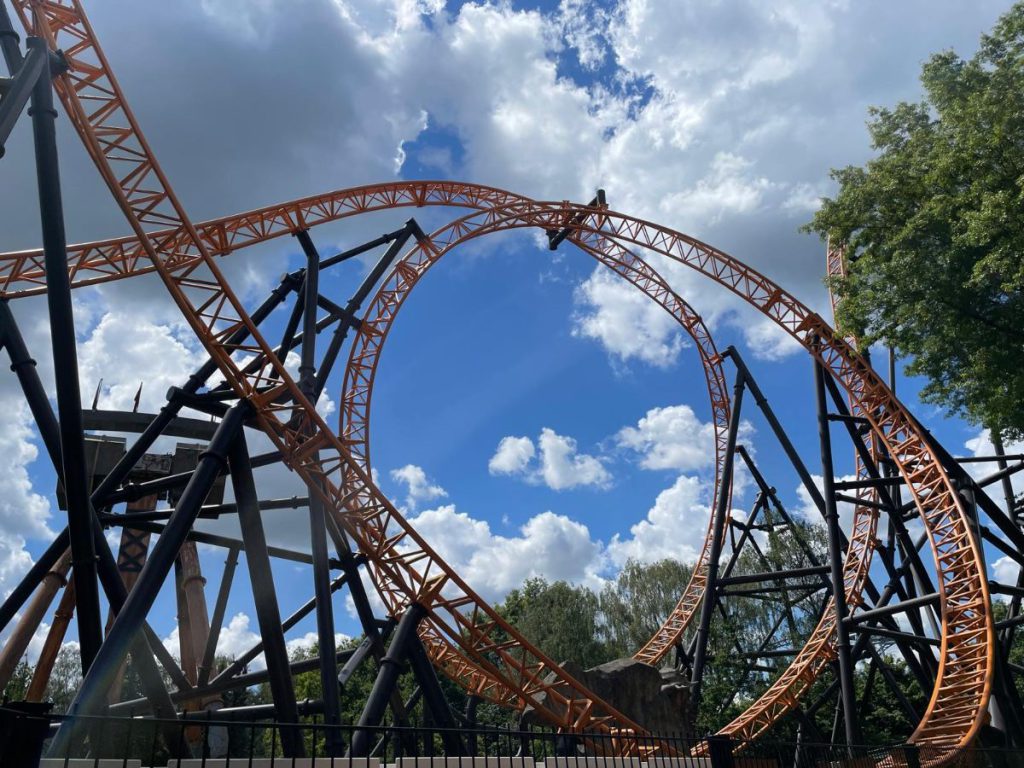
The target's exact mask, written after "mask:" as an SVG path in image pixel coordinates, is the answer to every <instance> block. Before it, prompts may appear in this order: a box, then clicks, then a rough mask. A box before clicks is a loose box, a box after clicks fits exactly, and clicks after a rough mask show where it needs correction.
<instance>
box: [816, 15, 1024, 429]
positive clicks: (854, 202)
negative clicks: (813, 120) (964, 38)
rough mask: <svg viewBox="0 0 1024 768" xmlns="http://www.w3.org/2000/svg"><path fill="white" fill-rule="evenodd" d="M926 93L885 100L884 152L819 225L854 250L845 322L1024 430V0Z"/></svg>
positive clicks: (937, 384)
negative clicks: (888, 104)
mask: <svg viewBox="0 0 1024 768" xmlns="http://www.w3.org/2000/svg"><path fill="white" fill-rule="evenodd" d="M921 82H922V84H923V86H924V98H923V100H922V101H921V102H919V103H905V102H903V103H899V104H897V105H896V106H895V107H892V108H874V109H872V110H871V112H870V114H871V119H870V120H869V123H868V129H869V131H870V134H871V140H872V145H873V147H874V149H875V150H876V151H877V154H876V156H875V157H874V158H873V159H871V160H869V161H868V162H867V163H866V164H865V165H864V166H863V167H855V166H849V167H846V168H842V169H839V170H833V172H832V178H833V179H835V180H836V181H837V182H838V183H839V192H838V194H837V195H836V196H835V197H834V198H828V199H825V200H824V201H823V204H822V207H821V209H820V210H819V211H818V213H817V214H816V215H815V217H814V219H813V221H812V222H811V223H810V224H808V225H807V229H809V230H811V231H815V232H818V233H819V234H821V235H822V236H823V237H828V238H830V239H831V241H832V242H833V243H842V244H844V245H845V246H846V248H847V257H848V264H849V267H848V270H849V271H848V275H847V277H846V278H840V279H837V280H836V281H835V282H836V284H835V286H834V287H835V289H836V290H837V292H838V295H839V297H840V306H839V311H838V323H839V326H840V328H841V329H843V330H844V331H848V332H853V333H856V334H857V335H858V336H860V337H861V339H862V340H863V341H864V342H867V343H873V342H883V343H885V344H887V345H889V346H891V347H893V348H894V349H896V350H897V351H898V352H899V353H900V354H902V355H906V356H909V358H910V362H909V364H908V366H907V370H908V372H909V373H911V374H915V375H923V376H925V377H926V378H927V384H926V386H925V387H924V389H923V390H922V397H923V398H924V399H925V400H927V401H929V402H932V403H936V404H938V405H941V406H943V407H945V408H946V409H947V410H949V411H950V412H951V413H955V414H957V415H960V416H963V417H965V418H967V419H969V420H971V421H973V422H976V423H981V424H983V425H984V426H987V427H989V428H991V429H993V430H995V431H997V432H1000V433H1004V434H1006V435H1007V436H1009V437H1019V436H1021V435H1022V434H1024V290H1022V289H1024V258H1022V252H1024V248H1022V246H1024V216H1022V215H1021V214H1022V211H1024V3H1021V4H1017V5H1015V6H1014V7H1013V8H1012V9H1011V10H1010V11H1009V12H1008V13H1007V14H1006V15H1005V16H1003V17H1002V18H1001V19H1000V20H999V22H998V23H997V24H996V26H995V28H994V29H993V31H992V32H991V33H990V34H988V35H985V36H983V37H982V40H981V45H980V48H979V50H978V52H977V53H976V54H975V55H974V56H973V57H972V58H970V59H968V60H965V59H962V58H960V57H959V56H958V55H956V54H955V53H953V52H952V51H946V52H943V53H939V54H936V55H934V56H932V57H931V58H930V59H929V60H928V61H927V62H926V63H925V64H924V67H923V71H922V75H921Z"/></svg>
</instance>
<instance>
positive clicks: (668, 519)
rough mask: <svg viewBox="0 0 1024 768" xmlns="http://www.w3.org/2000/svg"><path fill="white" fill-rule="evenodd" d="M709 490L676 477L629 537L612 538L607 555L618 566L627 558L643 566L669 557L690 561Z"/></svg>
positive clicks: (698, 543)
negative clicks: (637, 561)
mask: <svg viewBox="0 0 1024 768" xmlns="http://www.w3.org/2000/svg"><path fill="white" fill-rule="evenodd" d="M709 496H710V491H709V489H708V488H707V486H706V485H705V484H704V483H702V482H701V481H700V480H699V479H698V478H696V477H689V476H687V475H680V476H679V477H678V478H677V479H676V481H675V482H674V483H673V484H672V485H671V486H670V487H668V488H666V489H665V490H664V491H662V492H661V493H659V494H658V498H657V499H656V500H655V502H654V506H653V507H651V509H650V510H649V511H648V512H647V516H646V517H645V518H644V519H643V520H641V521H640V522H638V523H636V524H635V525H633V526H632V527H631V528H630V529H629V532H630V537H629V538H623V537H621V536H620V535H619V534H616V535H615V536H614V537H612V540H611V542H609V544H608V553H609V555H610V556H611V559H612V561H613V562H614V563H615V564H616V565H618V566H621V565H622V564H624V563H625V562H626V561H627V560H629V559H630V558H633V559H635V560H639V561H641V562H645V563H651V562H654V561H655V560H660V559H662V558H666V557H671V558H675V559H677V560H682V561H684V562H693V561H694V560H696V558H697V555H698V554H699V553H700V546H701V544H702V542H703V541H704V534H705V531H706V530H707V525H708V520H709V518H710V515H711V507H710V505H709V503H708V501H709Z"/></svg>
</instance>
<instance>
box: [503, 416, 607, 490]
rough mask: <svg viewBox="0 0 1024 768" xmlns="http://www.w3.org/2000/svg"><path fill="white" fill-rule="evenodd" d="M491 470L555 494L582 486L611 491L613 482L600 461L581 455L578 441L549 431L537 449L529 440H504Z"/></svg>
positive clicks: (541, 435)
mask: <svg viewBox="0 0 1024 768" xmlns="http://www.w3.org/2000/svg"><path fill="white" fill-rule="evenodd" d="M535 456H536V457H537V460H536V461H534V457H535ZM487 467H488V470H489V471H490V473H491V474H492V475H516V476H519V477H522V478H523V479H524V480H526V481H527V482H530V483H543V484H544V485H546V486H547V487H548V488H550V489H551V490H553V491H563V490H568V489H570V488H577V487H579V486H594V487H595V488H607V487H608V486H609V485H611V482H612V475H611V473H610V472H609V471H608V470H607V469H606V468H605V466H604V464H603V463H602V462H601V459H600V458H598V457H597V456H591V455H590V454H586V453H580V452H579V449H578V446H577V444H576V440H574V439H573V438H571V437H568V436H566V435H560V434H558V433H557V432H555V431H554V430H553V429H551V428H549V427H544V428H543V429H541V431H540V436H539V437H538V438H537V445H536V447H534V444H533V441H532V440H531V439H530V438H528V437H515V436H513V435H509V436H507V437H503V438H502V439H501V442H499V443H498V447H497V449H496V450H495V452H494V455H493V456H491V459H490V461H489V462H488V464H487Z"/></svg>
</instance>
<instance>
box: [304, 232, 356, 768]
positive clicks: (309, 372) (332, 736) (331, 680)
mask: <svg viewBox="0 0 1024 768" xmlns="http://www.w3.org/2000/svg"><path fill="white" fill-rule="evenodd" d="M295 236H296V238H298V241H299V244H300V245H301V246H302V250H303V252H304V253H305V254H306V279H305V282H304V283H303V309H302V361H301V362H300V364H299V389H300V390H301V391H302V394H304V395H305V396H306V397H307V398H308V399H309V401H310V403H312V404H313V405H314V406H315V405H316V401H317V398H318V396H319V393H318V392H315V391H314V390H315V389H316V378H317V376H316V312H317V297H318V296H319V294H320V287H319V283H320V254H318V253H317V250H316V246H315V245H313V240H312V238H310V236H309V232H308V231H306V230H304V229H302V230H299V231H298V232H296V233H295ZM321 490H322V489H321ZM309 533H310V545H311V550H312V554H313V588H314V592H315V595H316V631H317V642H318V644H319V646H320V684H321V686H322V689H321V690H322V692H323V704H324V712H323V715H324V725H327V726H338V725H341V703H340V694H341V691H340V688H339V686H338V664H337V660H336V658H335V656H336V655H337V654H336V650H335V644H334V606H333V604H332V602H331V566H330V561H329V556H328V553H327V514H326V510H325V507H324V502H323V500H322V499H321V498H320V496H319V494H318V489H316V488H310V489H309ZM325 738H326V748H327V753H328V755H329V756H332V757H333V756H335V755H339V754H341V752H342V750H343V749H344V743H343V740H342V738H341V733H340V731H339V730H338V729H337V728H328V729H327V731H326V733H325Z"/></svg>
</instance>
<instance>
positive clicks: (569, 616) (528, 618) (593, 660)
mask: <svg viewBox="0 0 1024 768" xmlns="http://www.w3.org/2000/svg"><path fill="white" fill-rule="evenodd" d="M498 610H499V611H501V612H502V614H503V615H504V616H505V617H506V619H507V620H508V621H509V623H510V624H512V625H513V626H514V627H515V628H516V629H518V630H519V631H520V632H522V633H523V635H525V636H526V638H527V639H529V640H530V642H532V643H533V644H534V645H535V646H536V647H537V648H539V649H540V650H541V651H543V652H544V653H546V654H547V655H548V656H550V657H551V658H553V659H554V660H555V661H558V662H561V661H575V662H577V663H578V664H581V665H582V666H583V667H593V666H595V665H597V664H602V663H604V662H606V661H610V660H611V659H613V658H615V654H614V653H613V652H612V650H611V649H609V648H608V646H607V645H605V643H603V642H602V641H601V639H600V637H599V633H598V627H599V623H600V619H599V615H598V610H599V604H598V598H597V595H595V594H594V593H593V592H591V591H590V590H589V589H587V588H586V587H574V586H572V585H570V584H567V583H566V582H564V581H556V582H554V583H553V584H549V583H548V582H547V581H545V580H544V579H539V578H538V579H528V580H527V581H526V583H524V584H523V586H522V588H520V589H513V590H512V591H511V592H509V594H508V596H507V597H506V598H505V601H504V603H502V604H501V605H500V606H499V607H498Z"/></svg>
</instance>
